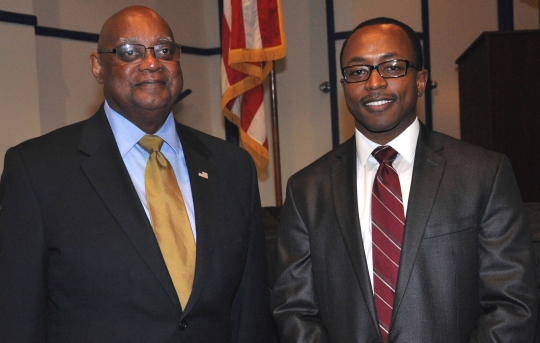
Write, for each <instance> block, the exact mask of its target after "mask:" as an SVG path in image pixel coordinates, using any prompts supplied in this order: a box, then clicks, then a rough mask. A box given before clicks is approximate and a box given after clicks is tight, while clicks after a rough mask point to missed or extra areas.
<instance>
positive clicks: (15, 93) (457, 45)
mask: <svg viewBox="0 0 540 343" xmlns="http://www.w3.org/2000/svg"><path fill="white" fill-rule="evenodd" d="M334 2H335V24H336V31H338V32H340V31H349V30H351V29H353V28H354V27H355V26H356V25H357V24H358V23H359V22H361V21H363V20H366V19H368V18H370V17H374V16H390V17H395V18H396V19H399V20H402V21H404V22H406V23H408V24H409V25H411V26H412V27H413V29H415V30H417V31H421V29H422V27H421V7H420V0H402V1H395V0H380V1H377V2H373V1H368V0H334ZM135 3H137V4H142V5H146V6H149V7H151V8H154V9H156V10H157V11H158V12H160V13H161V14H162V15H163V17H164V18H165V19H166V20H167V21H168V22H169V24H170V25H171V28H172V30H173V32H174V35H175V38H176V40H177V41H178V42H180V43H181V44H184V45H188V46H193V47H200V48H215V47H219V45H220V37H219V13H218V5H217V1H214V0H200V1H193V0H139V1H137V2H134V1H132V0H114V1H87V0H18V1H13V0H0V10H4V11H12V12H17V13H24V14H34V15H36V16H37V19H38V25H40V26H49V27H55V28H61V29H68V30H75V31H84V32H90V33H99V30H100V28H101V25H102V24H103V22H104V21H105V20H106V19H107V18H108V17H109V16H110V15H111V14H113V13H114V12H116V11H118V10H119V9H121V8H123V7H125V6H128V5H132V4H135ZM282 5H283V10H284V17H285V30H286V36H287V43H288V54H287V57H286V58H285V59H283V60H280V61H278V62H277V63H276V72H277V74H276V77H277V96H278V110H279V134H280V140H281V142H280V143H281V166H282V167H281V169H282V180H283V184H282V189H284V188H285V182H286V180H287V179H288V178H289V177H290V176H291V175H292V174H293V173H294V172H296V171H298V170H299V169H301V168H302V167H304V166H306V165H307V164H309V163H310V162H312V161H314V160H315V159H316V158H318V157H319V156H321V155H322V154H323V153H325V152H326V151H328V150H330V149H331V148H332V147H331V127H330V125H331V124H330V97H329V95H328V94H324V93H322V92H321V91H320V90H319V85H320V84H321V83H322V82H324V81H328V56H327V49H326V45H327V39H326V12H325V1H324V0H282ZM429 6H430V26H431V53H432V54H431V61H432V70H431V75H432V78H433V79H434V80H436V81H437V82H438V84H439V86H438V88H437V89H436V90H435V91H434V93H433V122H434V128H435V129H436V130H439V131H442V132H445V133H448V134H450V135H452V136H455V137H459V96H458V86H457V84H458V83H457V66H456V65H455V60H456V58H457V57H459V56H460V55H461V53H462V52H463V51H464V50H465V49H466V48H467V47H468V46H469V45H470V44H471V43H472V42H473V41H474V39H476V37H478V36H479V35H480V34H481V32H482V31H486V30H490V31H493V30H496V29H497V1H496V0H472V1H470V0H469V1H465V0H454V1H430V2H429ZM514 7H515V10H514V16H515V27H516V29H538V22H539V15H538V1H536V0H514ZM20 42H25V44H24V45H21V44H20ZM0 44H1V46H2V47H13V46H17V47H18V48H19V51H18V52H19V53H18V54H17V55H15V54H14V53H13V50H9V49H5V48H4V49H0V61H1V63H0V80H2V81H1V82H0V97H1V98H2V105H1V107H0V163H2V164H3V156H4V153H5V151H6V150H7V148H8V147H10V146H13V145H15V144H17V143H18V142H20V141H23V140H26V139H28V138H30V137H34V136H37V135H39V134H42V133H45V132H48V131H50V130H53V129H55V128H57V127H60V126H64V125H67V124H70V123H73V122H76V121H79V120H83V119H85V118H87V117H88V116H90V115H92V114H93V113H94V111H95V110H96V109H97V107H98V106H99V104H100V103H101V101H102V99H103V96H102V91H101V86H99V85H98V84H97V83H96V82H95V80H94V79H93V77H92V75H91V73H90V65H89V54H90V52H92V51H94V50H95V48H96V46H95V44H94V43H85V42H78V41H74V40H69V39H59V38H54V37H41V36H35V35H34V28H33V27H32V26H26V25H18V24H9V23H1V22H0ZM341 44H342V41H338V42H336V50H337V52H338V53H339V50H340V49H341ZM20 49H23V50H22V53H21V50H20ZM181 64H182V69H183V71H184V77H185V86H184V87H185V88H186V89H187V88H189V89H191V90H192V91H193V93H192V94H191V95H190V96H188V97H187V98H186V99H184V100H183V101H182V102H181V103H180V104H179V105H177V106H176V107H175V109H174V112H175V114H176V116H177V118H179V120H180V121H182V122H184V123H186V124H188V125H191V126H193V127H195V128H197V129H200V130H202V131H205V132H208V133H210V134H212V135H215V136H218V137H222V138H223V137H224V128H223V116H222V114H221V110H220V103H221V100H220V97H221V90H220V82H219V77H220V56H210V57H205V56H194V55H187V54H184V55H183V56H182V59H181ZM336 67H337V66H336ZM340 92H341V91H340ZM267 93H268V89H267ZM267 96H268V94H267ZM339 96H340V98H339V99H340V100H339V107H340V132H341V137H340V139H341V140H342V141H343V140H344V139H346V138H348V137H349V136H350V135H351V134H352V132H353V131H352V128H353V124H352V118H351V116H350V114H349V113H348V111H347V110H346V106H345V105H344V101H343V97H342V95H341V93H340V94H339ZM267 107H268V111H267V117H268V118H267V122H268V123H270V111H269V105H268V106H267ZM419 107H420V108H419V112H420V117H421V118H422V117H423V106H422V102H420V106H419ZM268 135H269V137H270V128H268ZM270 143H271V142H270ZM270 145H271V144H270ZM270 156H272V151H270ZM259 175H260V189H261V195H262V201H263V205H274V204H275V198H274V179H273V167H272V163H271V164H270V166H269V167H268V168H267V169H266V170H261V171H259Z"/></svg>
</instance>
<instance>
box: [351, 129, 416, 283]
mask: <svg viewBox="0 0 540 343" xmlns="http://www.w3.org/2000/svg"><path fill="white" fill-rule="evenodd" d="M419 132H420V124H419V123H418V118H417V119H416V120H415V121H414V122H413V123H412V124H411V125H410V126H409V127H408V128H407V129H405V131H403V132H402V133H401V134H400V135H399V136H398V137H396V138H395V139H394V140H392V141H390V142H389V143H388V144H386V145H389V146H391V147H392V148H394V150H396V151H397V152H398V156H397V157H396V159H395V161H394V162H393V163H392V166H393V167H394V169H395V170H396V171H397V173H398V176H399V183H400V185H401V195H402V197H403V206H404V211H405V217H406V216H407V204H408V203H409V192H410V189H411V179H412V172H413V166H414V154H415V151H416V142H417V140H418V134H419ZM355 139H356V188H357V194H358V199H357V200H358V213H359V216H360V228H361V231H362V241H363V242H364V251H365V253H366V260H367V264H368V271H369V277H370V279H371V288H372V289H373V253H372V235H371V190H372V188H373V181H374V180H375V174H376V173H377V169H378V168H379V162H377V160H376V159H375V157H373V156H372V155H371V153H372V152H373V150H374V149H375V148H376V147H378V146H379V145H380V144H377V143H375V142H372V141H370V140H369V139H367V138H366V137H365V136H364V135H363V134H362V133H360V131H358V130H356V132H355Z"/></svg>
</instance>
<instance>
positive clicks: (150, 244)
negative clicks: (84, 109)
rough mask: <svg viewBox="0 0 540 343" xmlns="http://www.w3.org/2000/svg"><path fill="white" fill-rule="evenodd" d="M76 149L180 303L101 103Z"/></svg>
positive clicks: (96, 185) (97, 186) (104, 196)
mask: <svg viewBox="0 0 540 343" xmlns="http://www.w3.org/2000/svg"><path fill="white" fill-rule="evenodd" d="M79 149H80V150H81V151H82V152H84V153H86V154H88V158H87V159H86V160H84V161H83V162H81V167H82V169H83V171H84V173H85V174H86V176H87V178H88V180H89V181H90V183H91V184H92V186H93V187H94V189H95V190H96V192H97V193H98V194H99V196H100V197H101V199H102V200H103V202H104V203H105V205H106V206H107V208H108V209H109V210H110V211H111V213H112V215H113V216H114V218H115V219H116V220H117V222H118V223H119V224H120V226H121V227H122V229H123V230H124V232H125V233H126V235H127V236H128V237H129V239H130V240H131V242H132V243H133V245H134V246H135V248H136V249H137V251H138V252H139V254H140V255H141V257H142V258H143V259H144V261H145V262H146V264H147V265H148V267H149V268H150V269H151V270H152V272H153V273H154V275H155V276H156V278H157V279H158V280H159V282H160V283H161V285H162V286H163V288H164V290H165V291H166V292H167V293H168V294H169V297H170V298H171V300H172V301H173V302H174V303H175V305H176V306H177V307H178V309H180V302H179V300H178V296H177V294H176V291H175V289H174V285H173V284H172V281H171V279H170V276H169V272H168V270H167V267H166V265H165V262H164V261H163V257H162V255H161V251H160V249H159V245H158V243H157V241H156V238H155V235H154V233H153V230H152V226H151V225H150V221H149V220H148V217H147V216H146V213H145V212H144V209H143V207H142V204H141V202H140V200H139V197H138V195H137V193H136V191H135V188H134V187H133V184H132V182H131V178H130V176H129V173H128V172H127V169H126V167H125V165H124V162H123V160H122V157H121V156H120V153H119V151H118V146H117V145H116V141H115V139H114V135H113V133H112V130H111V128H110V126H109V123H108V121H107V118H106V116H105V112H104V111H103V106H102V107H101V108H100V109H99V110H98V112H97V113H96V114H95V115H94V116H93V117H92V118H90V119H89V120H88V121H87V124H86V126H85V128H84V131H83V134H82V137H81V141H80V144H79Z"/></svg>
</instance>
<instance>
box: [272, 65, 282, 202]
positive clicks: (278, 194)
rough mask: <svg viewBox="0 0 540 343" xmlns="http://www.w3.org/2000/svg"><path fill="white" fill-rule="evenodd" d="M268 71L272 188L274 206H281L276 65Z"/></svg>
mask: <svg viewBox="0 0 540 343" xmlns="http://www.w3.org/2000/svg"><path fill="white" fill-rule="evenodd" d="M273 63H274V65H273V67H272V70H271V71H270V98H271V101H270V110H271V119H272V151H273V157H274V188H275V192H276V206H278V207H281V205H283V200H282V199H283V197H282V194H281V157H280V153H279V127H278V110H277V91H276V75H275V72H276V64H275V62H273Z"/></svg>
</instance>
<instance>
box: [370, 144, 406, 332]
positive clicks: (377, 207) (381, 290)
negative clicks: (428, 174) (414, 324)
mask: <svg viewBox="0 0 540 343" xmlns="http://www.w3.org/2000/svg"><path fill="white" fill-rule="evenodd" d="M372 155H373V157H375V159H376V160H377V161H378V162H379V169H377V175H376V176H375V181H374V182H373V190H372V193H371V227H372V235H373V288H374V292H375V295H374V296H375V306H376V308H377V317H378V318H379V328H380V330H381V334H382V337H383V342H387V341H388V331H389V330H390V322H391V320H392V309H393V307H394V293H395V292H396V284H397V276H398V270H399V259H400V256H401V243H402V241H403V229H404V227H405V214H404V210H403V199H402V197H401V186H400V184H399V177H398V174H397V173H396V170H395V169H394V167H392V162H394V160H395V159H396V156H397V151H395V150H394V149H393V148H392V147H390V146H386V145H383V146H380V147H377V148H376V149H375V150H373V153H372Z"/></svg>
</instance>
